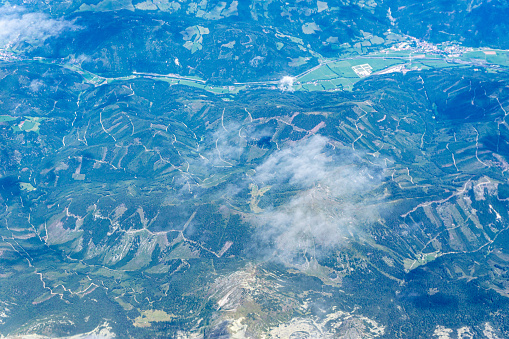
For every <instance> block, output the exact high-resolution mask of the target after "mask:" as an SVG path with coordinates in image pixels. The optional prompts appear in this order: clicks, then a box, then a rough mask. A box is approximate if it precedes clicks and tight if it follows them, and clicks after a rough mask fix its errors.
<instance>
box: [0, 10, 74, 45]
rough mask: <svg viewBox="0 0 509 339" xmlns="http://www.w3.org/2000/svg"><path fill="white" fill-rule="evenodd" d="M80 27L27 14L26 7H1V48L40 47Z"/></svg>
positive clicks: (44, 15) (41, 14)
mask: <svg viewBox="0 0 509 339" xmlns="http://www.w3.org/2000/svg"><path fill="white" fill-rule="evenodd" d="M78 28H79V27H78V26H76V25H74V24H73V22H71V21H67V20H64V19H53V18H51V17H50V16H49V15H47V14H45V13H33V12H27V10H26V9H25V8H24V7H20V6H9V5H5V6H3V7H0V48H6V47H12V46H15V45H18V44H20V43H23V42H25V43H29V44H31V45H36V46H37V45H40V44H42V43H43V42H44V41H45V40H46V39H48V38H50V37H53V36H58V35H59V34H61V33H62V32H64V31H68V30H75V29H78Z"/></svg>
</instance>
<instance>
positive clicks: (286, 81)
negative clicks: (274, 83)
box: [278, 76, 295, 92]
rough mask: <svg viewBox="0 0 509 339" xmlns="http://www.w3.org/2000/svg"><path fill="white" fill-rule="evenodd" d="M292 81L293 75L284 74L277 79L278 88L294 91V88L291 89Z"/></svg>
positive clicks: (293, 79)
mask: <svg viewBox="0 0 509 339" xmlns="http://www.w3.org/2000/svg"><path fill="white" fill-rule="evenodd" d="M294 81H295V78H294V77H291V76H284V77H283V78H281V80H279V86H278V88H279V89H280V90H281V91H283V92H285V91H289V92H293V91H294V89H293V82H294Z"/></svg>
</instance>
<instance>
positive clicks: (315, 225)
mask: <svg viewBox="0 0 509 339" xmlns="http://www.w3.org/2000/svg"><path fill="white" fill-rule="evenodd" d="M327 145H328V139H327V138H325V137H322V136H313V137H312V138H309V139H307V140H301V141H299V142H298V143H296V144H294V145H293V146H290V147H287V148H284V149H282V150H280V151H278V152H276V153H274V154H272V155H271V156H270V157H269V158H268V159H267V160H266V161H265V162H264V163H263V164H261V165H260V166H258V167H257V168H256V175H255V176H254V180H255V181H256V182H258V183H260V185H262V186H265V185H271V186H272V189H271V191H272V194H273V198H272V200H273V201H275V202H276V203H275V204H274V205H273V206H272V207H270V208H266V210H264V211H263V212H262V213H260V214H258V215H256V217H255V218H254V219H253V220H254V223H255V225H256V227H257V230H258V232H257V233H258V237H259V239H261V243H262V244H263V246H267V247H268V250H269V252H271V253H270V255H271V256H272V255H276V256H277V257H280V258H282V259H283V260H291V259H292V258H293V257H295V256H296V255H297V254H299V253H303V252H307V253H309V254H310V255H311V256H317V255H320V253H323V252H322V251H323V250H328V249H331V248H334V247H336V246H338V245H341V244H343V243H344V241H345V239H347V238H349V237H351V236H352V235H353V234H355V233H358V232H359V229H360V226H361V225H363V224H365V223H369V222H372V221H375V220H376V219H377V214H378V213H377V209H376V208H373V206H369V205H370V203H369V201H373V200H372V199H375V198H376V195H374V193H373V192H374V190H375V189H376V188H377V187H378V186H379V185H380V183H381V175H380V174H378V172H380V171H376V170H375V169H372V168H371V169H370V168H368V167H366V166H363V165H360V164H357V163H356V161H355V157H354V156H353V155H351V154H350V155H345V154H343V155H338V153H337V152H335V151H333V150H332V148H331V147H329V148H330V149H328V148H327ZM292 191H293V192H297V193H296V194H293V195H292V196H291V197H290V198H286V199H285V198H282V200H283V201H281V202H277V201H278V199H277V198H275V197H277V196H282V197H284V196H286V195H287V194H285V192H292ZM366 196H369V199H366ZM371 204H372V203H371Z"/></svg>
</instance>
